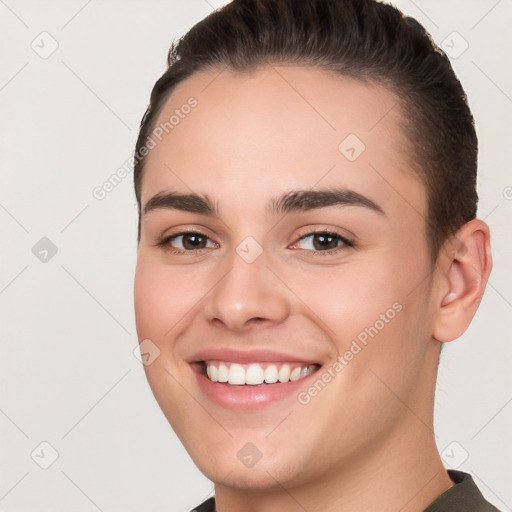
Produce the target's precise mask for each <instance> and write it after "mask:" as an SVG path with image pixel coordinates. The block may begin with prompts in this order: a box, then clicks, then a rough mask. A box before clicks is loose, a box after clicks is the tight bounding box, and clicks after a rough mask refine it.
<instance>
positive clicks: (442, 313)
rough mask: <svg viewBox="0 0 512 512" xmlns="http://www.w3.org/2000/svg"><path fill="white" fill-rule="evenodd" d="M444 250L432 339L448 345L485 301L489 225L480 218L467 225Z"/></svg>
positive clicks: (489, 255)
mask: <svg viewBox="0 0 512 512" xmlns="http://www.w3.org/2000/svg"><path fill="white" fill-rule="evenodd" d="M442 251H443V253H442V254H441V255H440V260H441V261H440V265H439V268H438V275H437V276H436V279H437V280H438V286H437V287H436V289H437V290H439V293H438V295H437V296H438V299H437V303H438V306H437V313H436V315H435V320H434V325H433V333H432V336H433V337H434V338H435V339H436V340H438V341H441V342H447V341H452V340H454V339H457V338H458V337H460V336H461V335H462V334H463V333H464V331H466V329H467V328H468V326H469V324H470V323H471V320H472V319H473V316H474V315H475V313H476V310H477V309H478V306H479V304H480V301H481V300H482V296H483V294H484V291H485V286H486V284H487V280H488V278H489V274H490V273H491V269H492V257H491V249H490V230H489V226H487V224H485V222H483V221H480V220H478V219H475V220H472V221H470V222H468V223H466V224H464V226H462V228H460V230H459V231H458V232H457V234H456V236H455V237H453V238H452V239H450V240H449V241H447V242H446V244H445V247H444V248H443V249H442Z"/></svg>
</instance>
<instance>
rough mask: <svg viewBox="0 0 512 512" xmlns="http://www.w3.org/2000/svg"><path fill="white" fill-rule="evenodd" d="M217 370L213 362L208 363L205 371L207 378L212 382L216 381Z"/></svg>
mask: <svg viewBox="0 0 512 512" xmlns="http://www.w3.org/2000/svg"><path fill="white" fill-rule="evenodd" d="M218 372H219V370H217V367H216V366H213V364H211V365H209V366H208V367H207V368H206V373H207V375H208V377H209V379H210V380H211V381H212V382H217V380H218Z"/></svg>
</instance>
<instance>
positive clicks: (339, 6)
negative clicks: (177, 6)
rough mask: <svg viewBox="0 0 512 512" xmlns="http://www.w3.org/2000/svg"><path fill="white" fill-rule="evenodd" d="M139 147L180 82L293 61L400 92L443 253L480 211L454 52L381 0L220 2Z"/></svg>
mask: <svg viewBox="0 0 512 512" xmlns="http://www.w3.org/2000/svg"><path fill="white" fill-rule="evenodd" d="M167 64H168V67H167V69H166V71H165V72H164V74H163V75H162V76H161V77H160V78H159V80H158V81H157V82H156V84H155V85H154V87H153V90H152V93H151V98H150V103H149V106H148V108H147V110H146V112H145V114H144V116H143V118H142V121H141V124H140V131H139V136H138V139H137V143H136V148H135V155H136V157H138V158H136V159H135V164H134V182H135V194H136V198H137V203H138V207H139V239H140V213H141V211H140V209H141V204H140V197H141V183H142V176H143V173H144V165H145V162H146V160H147V157H144V158H142V157H140V149H141V148H142V147H143V146H144V144H145V143H146V140H147V139H148V137H149V136H150V135H151V133H152V131H153V129H154V128H155V123H156V120H157V118H158V116H159V113H160V112H161V110H162V107H163V105H164V103H165V102H166V100H167V99H168V97H169V96H170V94H171V93H172V91H173V90H174V88H175V87H176V85H177V84H179V83H180V82H182V81H184V80H185V79H186V78H188V77H190V76H191V75H193V74H194V73H196V72H199V71H207V70H212V69H217V70H219V71H220V70H222V69H224V68H228V69H230V70H233V71H238V72H249V71H252V70H254V69H256V68H258V67H259V66H264V65H273V64H281V65H282V64H285V65H298V66H311V67H314V68H317V69H325V70H328V71H331V72H334V73H337V74H339V75H341V76H345V77H350V78H354V79H357V80H361V81H363V82H366V83H374V84H378V85H381V86H384V87H386V88H387V89H388V90H389V91H390V92H391V93H393V94H394V95H395V97H396V98H397V102H398V103H399V110H400V112H401V114H400V118H401V120H402V122H401V123H400V126H401V128H402V130H403V133H404V135H405V139H406V140H407V141H408V149H407V150H406V151H405V152H406V153H407V155H406V156H407V157H408V159H409V161H410V164H411V169H412V170H413V171H414V172H416V173H418V175H419V177H420V178H421V180H422V182H423V183H424V185H425V189H426V193H427V200H428V212H427V218H426V236H427V240H428V243H429V247H430V253H431V256H432V260H433V261H434V262H435V260H436V259H437V255H438V253H439V249H440V247H441V246H442V244H443V242H445V241H446V239H447V238H449V237H450V236H451V235H453V234H454V233H455V232H456V231H457V230H458V229H459V228H460V227H461V226H462V225H463V224H465V223H466V222H468V221H470V220H471V219H473V218H475V216H476V210H477V202H478V195H477V192H476V171H477V136H476V132H475V127H474V121H473V116H472V114H471V111H470V109H469V106H468V103H467V98H466V94H465V92H464V90H463V88H462V86H461V84H460V82H459V80H458V79H457V77H456V75H455V73H454V71H453V69H452V66H451V64H450V61H449V59H448V58H447V56H446V55H445V54H444V52H443V51H442V50H441V49H440V48H439V47H438V46H437V45H436V44H435V43H434V42H433V41H432V38H431V37H430V35H429V34H428V33H427V32H426V30H425V29H424V28H423V26H422V25H421V24H420V23H418V22H417V21H416V20H415V19H413V18H410V17H406V16H404V15H403V14H402V13H401V12H400V11H399V10H397V9H396V8H394V7H393V6H391V5H388V4H385V3H382V2H378V1H376V0H234V1H233V2H231V3H230V4H228V5H226V6H225V7H223V8H221V9H219V10H217V11H214V12H213V13H211V14H210V15H209V16H207V17H206V18H204V19H203V20H202V21H200V22H199V23H197V24H196V25H194V27H192V29H191V30H190V31H189V32H188V33H187V34H185V35H184V36H183V37H182V38H181V39H179V40H178V41H177V42H175V43H174V44H173V45H172V46H171V48H170V50H169V54H168V61H167Z"/></svg>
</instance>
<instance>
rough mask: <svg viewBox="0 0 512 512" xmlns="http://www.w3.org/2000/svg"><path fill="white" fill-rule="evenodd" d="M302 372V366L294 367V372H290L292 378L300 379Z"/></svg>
mask: <svg viewBox="0 0 512 512" xmlns="http://www.w3.org/2000/svg"><path fill="white" fill-rule="evenodd" d="M300 373H301V368H300V367H298V368H294V369H293V370H292V372H291V373H290V380H298V379H300Z"/></svg>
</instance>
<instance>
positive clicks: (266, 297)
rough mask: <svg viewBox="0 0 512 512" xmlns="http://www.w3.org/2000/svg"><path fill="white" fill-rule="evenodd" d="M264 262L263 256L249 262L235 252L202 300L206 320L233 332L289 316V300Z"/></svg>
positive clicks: (265, 260)
mask: <svg viewBox="0 0 512 512" xmlns="http://www.w3.org/2000/svg"><path fill="white" fill-rule="evenodd" d="M267 263H268V262H267V259H266V258H265V253H263V254H262V255H261V256H260V257H259V258H258V259H257V260H256V261H254V262H252V263H247V262H246V261H244V260H243V259H242V258H241V257H240V256H239V255H238V254H237V253H234V254H233V257H232V258H230V261H229V268H228V270H226V271H225V272H223V274H224V275H223V277H222V278H221V279H220V280H219V282H218V283H217V284H216V285H215V286H214V288H213V289H212V291H211V292H210V293H209V294H208V295H207V297H205V300H206V302H204V303H203V308H204V309H203V312H204V314H205V315H206V317H207V320H208V321H209V322H211V323H213V324H217V325H218V326H222V327H224V328H227V329H229V330H231V331H236V332H244V331H247V330H250V329H253V328H254V327H256V326H257V325H259V326H262V327H263V326H270V325H278V324H280V323H281V322H283V321H284V320H285V319H286V318H287V316H288V315H289V313H290V299H289V297H288V295H287V293H286V292H287V289H286V287H284V286H283V283H282V282H281V281H280V280H279V278H278V277H277V276H276V274H275V272H273V271H272V270H271V269H270V268H269V267H268V266H267Z"/></svg>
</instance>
